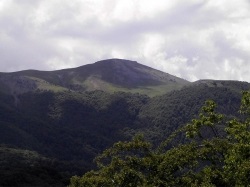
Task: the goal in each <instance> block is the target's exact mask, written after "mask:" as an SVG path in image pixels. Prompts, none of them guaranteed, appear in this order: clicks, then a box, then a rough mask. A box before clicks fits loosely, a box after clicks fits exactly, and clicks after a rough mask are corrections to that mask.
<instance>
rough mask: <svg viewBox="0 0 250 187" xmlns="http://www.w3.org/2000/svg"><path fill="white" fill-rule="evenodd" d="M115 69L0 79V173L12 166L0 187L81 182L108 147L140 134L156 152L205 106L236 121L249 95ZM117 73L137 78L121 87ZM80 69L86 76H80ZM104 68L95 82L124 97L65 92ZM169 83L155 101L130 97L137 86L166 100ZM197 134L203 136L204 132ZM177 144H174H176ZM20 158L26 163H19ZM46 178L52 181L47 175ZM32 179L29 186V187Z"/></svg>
mask: <svg viewBox="0 0 250 187" xmlns="http://www.w3.org/2000/svg"><path fill="white" fill-rule="evenodd" d="M119 63H120V60H119V62H118V65H117V61H116V60H113V61H112V60H111V65H112V64H113V65H112V66H110V61H106V62H104V63H103V62H97V63H96V64H93V65H87V66H82V67H80V68H75V69H66V70H59V71H55V72H40V71H33V70H30V71H24V72H16V73H10V74H9V73H7V74H5V73H2V74H0V80H1V81H2V82H1V83H0V88H1V89H0V145H1V151H2V152H1V155H2V156H3V159H2V160H5V162H4V163H5V166H6V165H8V163H15V164H14V165H11V164H10V165H11V167H9V168H6V167H5V166H4V167H1V168H0V173H1V175H2V176H3V178H4V179H5V180H2V183H0V186H1V185H4V184H7V183H8V184H9V186H11V184H12V183H11V180H12V179H13V178H16V176H19V175H20V176H24V177H19V178H18V181H19V183H22V184H24V186H25V185H26V186H28V185H31V184H35V183H36V182H37V184H43V183H42V181H41V180H43V179H44V181H43V182H44V184H45V186H46V185H49V184H52V183H54V184H58V185H59V186H60V185H61V184H63V185H65V184H66V183H67V182H68V181H69V178H70V176H73V175H81V174H83V173H85V172H86V171H88V170H90V169H92V168H94V167H95V165H94V163H93V162H92V160H93V158H94V157H96V156H97V155H98V154H100V153H101V152H102V151H103V150H105V149H106V148H108V147H110V146H111V145H112V144H113V143H114V142H117V141H120V140H130V139H131V137H133V136H134V135H135V134H137V133H143V134H144V135H145V138H146V139H147V140H149V141H151V142H153V143H156V144H157V143H158V142H161V141H162V140H164V139H166V137H168V136H169V135H170V134H171V132H173V131H174V130H175V129H177V128H178V127H180V126H182V125H184V124H186V123H187V122H189V121H190V120H191V119H193V118H195V117H197V114H198V113H199V110H200V107H201V106H202V105H203V104H204V102H205V101H206V100H207V99H213V100H214V101H215V102H217V103H218V105H219V107H218V111H219V112H220V113H224V114H226V115H227V116H229V118H230V117H233V116H238V109H239V106H240V98H241V92H242V90H249V89H250V84H249V83H246V82H239V81H214V80H201V81H197V82H194V83H192V84H191V83H187V82H186V81H184V80H182V79H178V78H175V77H172V76H171V75H168V74H164V73H162V72H159V71H156V70H152V69H151V68H148V67H144V66H142V65H140V64H138V63H136V62H129V63H127V62H126V63H125V64H126V65H124V64H123V65H124V66H126V67H123V65H121V64H119ZM122 63H123V62H122ZM107 64H108V65H107ZM114 64H115V65H114ZM128 64H129V65H128ZM99 66H101V67H99ZM117 66H118V67H119V68H122V71H123V70H125V69H127V74H129V72H130V73H131V72H133V73H131V75H132V77H133V76H135V75H139V74H140V73H141V74H140V76H139V78H138V77H137V78H135V77H134V78H131V77H130V78H131V79H129V78H128V77H126V75H127V74H126V73H125V74H124V75H123V76H124V78H123V79H122V78H121V79H116V78H114V77H112V76H115V75H116V74H117V75H118V74H121V72H120V73H117V72H119V71H118V70H116V69H115V67H116V68H117ZM86 67H88V68H89V69H87V70H86ZM96 67H98V68H100V69H99V70H97V69H96ZM110 67H112V68H114V69H110ZM91 68H92V69H91ZM105 68H107V72H109V73H108V74H109V76H107V77H105V76H104V75H102V76H103V77H102V79H101V81H103V82H106V83H107V82H109V83H108V84H112V85H116V86H117V85H120V86H122V88H121V89H123V91H124V89H127V90H129V92H117V90H116V88H117V87H116V88H115V92H110V91H103V90H98V89H97V90H93V91H83V90H81V89H82V87H79V85H78V86H76V85H77V84H78V83H77V84H74V86H75V87H70V85H71V83H72V82H71V81H72V80H73V79H71V78H72V77H74V81H75V82H77V81H78V82H79V81H80V79H81V81H82V83H84V80H85V78H86V77H88V76H87V75H86V74H87V72H89V73H90V74H91V75H93V74H98V72H99V74H98V75H101V73H103V72H104V70H105ZM119 68H118V69H119ZM105 71H106V70H105ZM116 71H117V72H116ZM134 71H136V73H135V72H134ZM69 72H71V75H72V77H71V78H70V73H69ZM72 72H78V73H79V72H85V73H86V74H85V73H83V74H80V73H79V74H78V75H79V76H78V78H77V79H76V77H77V76H76V74H74V73H72ZM124 72H126V71H124ZM145 72H147V73H146V74H144V73H145ZM63 74H65V77H67V78H65V77H64V78H65V79H64V80H65V81H61V79H60V78H59V77H60V76H58V75H63ZM73 74H74V75H73ZM108 74H107V75H108ZM66 75H67V76H66ZM80 75H86V77H85V78H84V76H83V77H80ZM159 75H161V76H162V77H161V76H159ZM143 76H144V77H143ZM164 76H165V77H164ZM31 77H32V78H31ZM148 77H151V78H150V79H148ZM152 77H153V78H152ZM159 77H161V78H159ZM140 78H141V80H139V79H140ZM87 79H88V78H87ZM137 79H138V80H137ZM170 79H171V80H172V81H170ZM76 80H77V81H76ZM136 80H137V81H136ZM174 80H175V81H176V83H178V84H176V85H174V86H173V85H172V86H173V87H171V89H170V90H172V91H170V92H167V93H165V94H163V95H160V96H156V97H153V98H152V97H149V96H147V95H143V94H139V93H134V92H136V89H138V90H139V89H140V88H139V85H143V89H144V90H143V91H141V90H140V91H141V92H140V93H145V92H146V91H145V88H146V87H145V85H146V86H147V87H152V89H154V94H155V93H156V90H157V89H156V88H157V87H158V88H159V90H160V91H161V90H164V92H166V90H167V89H166V87H168V86H169V85H170V82H174ZM60 81H61V82H60ZM81 81H80V82H81ZM150 81H151V82H150ZM164 81H165V83H164V84H163V83H162V82H164ZM85 83H86V82H85ZM102 85H103V83H102ZM181 85H185V86H184V87H182V86H181ZM104 87H105V88H106V85H105V86H104ZM73 88H74V89H73ZM112 89H114V87H112ZM90 90H91V89H90ZM159 90H158V91H159ZM113 91H114V90H113ZM160 91H159V92H160ZM152 93H153V92H150V91H149V93H148V94H149V95H151V96H152ZM161 93H163V92H161ZM205 133H206V134H207V135H208V136H209V135H210V131H205ZM182 138H183V137H181V136H180V137H179V140H178V141H182ZM25 151H26V152H28V153H29V154H28V155H33V156H31V157H29V156H28V157H26V156H24V154H23V152H25ZM1 155H0V156H1ZM13 155H14V156H13ZM37 155H38V156H37ZM21 157H22V159H23V160H24V162H21V163H20V165H19V164H18V163H17V160H18V159H19V158H21ZM23 157H24V158H23ZM37 158H39V159H38V160H40V161H41V162H40V161H39V162H38V163H39V164H38V165H36V166H37V167H35V168H33V169H34V170H36V169H37V170H36V171H37V172H38V173H41V176H37V175H38V174H37V172H30V171H33V169H31V170H30V162H32V163H35V164H36V163H37V160H36V159H37ZM29 160H30V162H29ZM16 168H20V169H16ZM7 170H8V172H6V171H7ZM17 170H18V171H17ZM50 172H52V173H53V172H54V174H53V175H50V174H49V173H50ZM20 173H21V174H20ZM42 173H43V174H44V175H42ZM5 174H6V175H5ZM32 175H34V181H31V180H29V178H32ZM49 176H51V178H49ZM43 177H44V178H43ZM27 178H28V179H27ZM26 179H27V180H26ZM47 179H48V180H47ZM39 181H40V182H39ZM49 181H50V182H49ZM12 182H15V181H12ZM31 186H32V185H31Z"/></svg>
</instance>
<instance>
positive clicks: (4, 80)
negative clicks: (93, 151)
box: [0, 59, 190, 96]
mask: <svg viewBox="0 0 250 187" xmlns="http://www.w3.org/2000/svg"><path fill="white" fill-rule="evenodd" d="M0 81H1V85H5V86H7V87H9V89H10V90H12V92H16V93H19V92H21V93H23V92H27V91H34V90H37V89H40V90H52V91H66V90H72V91H93V90H103V91H107V92H110V93H113V92H116V91H124V92H132V93H142V94H147V95H151V96H155V95H161V94H164V93H166V92H169V91H172V90H174V89H180V88H181V87H183V86H185V85H188V84H189V83H190V82H188V81H186V80H184V79H181V78H179V77H176V76H173V75H170V74H168V73H164V72H162V71H159V70H155V69H153V68H151V67H148V66H145V65H142V64H140V63H138V62H136V61H131V60H125V59H107V60H101V61H97V62H95V63H93V64H87V65H83V66H79V67H76V68H69V69H62V70H55V71H39V70H23V71H18V72H11V73H0ZM18 88H20V89H18ZM13 89H14V90H13Z"/></svg>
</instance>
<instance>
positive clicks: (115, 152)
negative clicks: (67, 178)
mask: <svg viewBox="0 0 250 187" xmlns="http://www.w3.org/2000/svg"><path fill="white" fill-rule="evenodd" d="M240 113H241V114H242V115H241V117H240V119H236V118H234V119H229V118H226V117H224V116H223V115H222V114H219V113H217V112H216V103H215V102H214V101H211V100H209V101H206V103H205V105H204V106H203V107H202V109H201V112H200V114H199V116H198V117H197V118H196V119H193V120H192V121H191V122H190V123H188V124H187V125H185V126H184V127H182V128H179V129H178V130H177V131H175V132H174V133H172V134H171V135H170V136H169V137H168V138H167V139H166V140H165V141H163V142H162V143H161V144H160V145H158V146H155V145H152V144H151V143H150V142H148V141H147V140H145V139H144V138H143V136H142V135H137V136H135V137H134V138H133V139H132V140H131V141H126V142H118V143H115V144H114V145H113V147H111V148H109V149H107V150H105V151H104V152H103V153H102V154H101V155H100V156H98V157H96V159H95V161H96V163H97V169H96V170H92V171H90V172H87V173H85V174H84V175H83V176H82V177H77V176H74V177H72V178H71V183H70V185H69V186H70V187H84V186H87V187H89V186H93V187H94V186H107V187H109V186H110V187H111V186H112V187H113V186H124V187H126V186H141V187H151V186H152V187H153V186H162V187H164V186H249V185H250V92H243V96H242V101H241V107H240ZM181 135H182V136H185V141H182V142H179V143H178V144H177V143H176V141H173V140H174V139H178V138H179V137H180V136H181ZM173 142H174V143H173Z"/></svg>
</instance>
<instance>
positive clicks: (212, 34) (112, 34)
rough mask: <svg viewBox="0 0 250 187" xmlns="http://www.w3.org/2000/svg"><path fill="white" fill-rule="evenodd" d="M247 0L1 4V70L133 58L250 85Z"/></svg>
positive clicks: (8, 0) (5, 0)
mask: <svg viewBox="0 0 250 187" xmlns="http://www.w3.org/2000/svg"><path fill="white" fill-rule="evenodd" d="M249 8H250V3H249V1H248V0H230V1H227V0H221V1H218V0H209V1H207V0H190V1H181V0H176V1H166V0H156V1H151V0H126V1H125V0H105V1H101V0H75V1H70V0H53V1H49V0H36V1H33V0H22V1H20V0H0V56H1V59H0V71H17V70H21V69H31V68H32V69H41V70H53V69H60V68H68V67H75V66H80V65H84V64H88V63H93V62H95V61H97V60H101V59H104V58H114V57H117V58H127V59H131V60H137V61H138V62H139V63H143V64H145V65H148V66H151V67H153V68H156V69H160V70H162V71H165V72H168V73H170V74H174V75H176V76H180V77H183V78H185V79H188V80H191V81H194V80H197V79H204V78H206V79H207V78H208V79H236V80H245V81H249V82H250V72H249V71H250V62H249V59H250V42H249V41H250V12H249Z"/></svg>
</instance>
